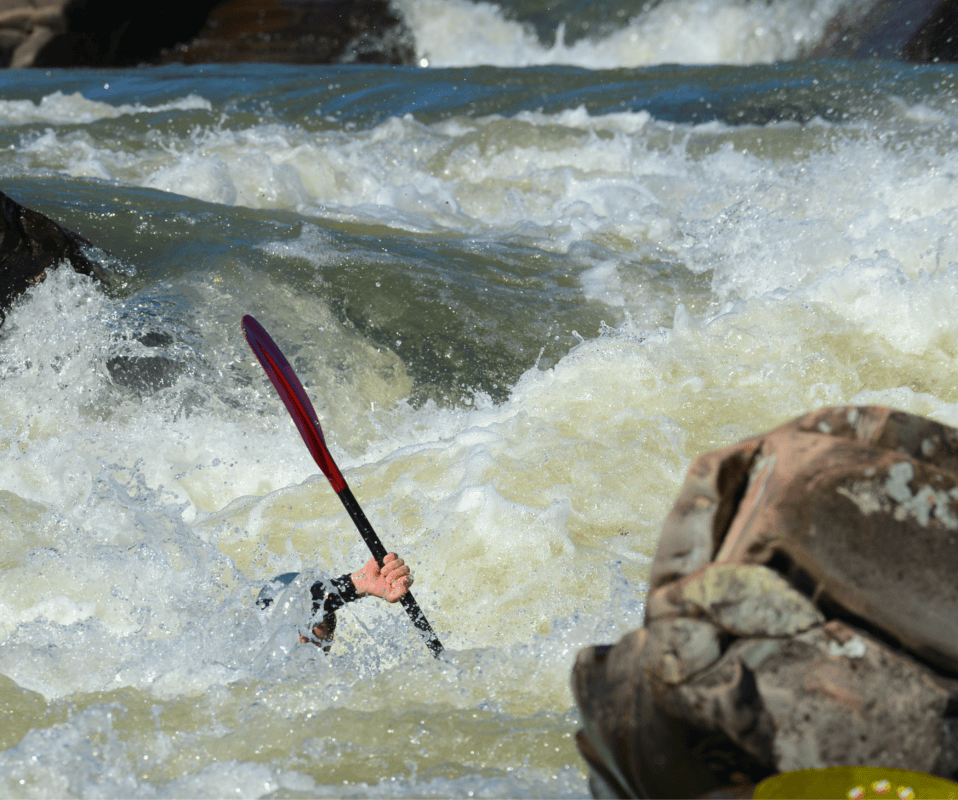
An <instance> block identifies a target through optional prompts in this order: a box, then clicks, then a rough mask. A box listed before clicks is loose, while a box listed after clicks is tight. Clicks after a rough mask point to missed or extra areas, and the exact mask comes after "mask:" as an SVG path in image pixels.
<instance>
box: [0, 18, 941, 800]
mask: <svg viewBox="0 0 958 800" xmlns="http://www.w3.org/2000/svg"><path fill="white" fill-rule="evenodd" d="M840 5H841V4H840V3H839V1H838V0H790V1H789V2H782V1H780V0H778V1H776V2H770V3H766V2H764V0H763V2H758V3H755V2H748V0H665V2H661V3H659V4H655V5H653V6H651V7H650V8H649V9H648V10H647V11H644V12H643V13H641V14H638V15H635V14H634V12H633V11H632V10H630V9H631V6H630V5H629V4H626V3H622V4H621V5H620V6H617V5H615V4H614V3H606V4H602V5H600V6H590V7H589V8H588V9H586V8H585V6H583V5H582V4H572V3H569V4H567V7H566V6H564V5H557V6H556V7H555V8H554V9H553V10H552V11H551V12H547V11H546V10H545V9H543V10H542V12H541V13H539V14H532V13H531V12H529V16H528V18H525V19H520V18H519V17H518V16H517V12H514V11H512V10H510V8H508V7H506V8H502V7H496V6H491V5H487V4H484V3H469V2H464V0H397V7H398V8H399V9H400V11H401V12H402V13H403V15H404V18H405V19H406V20H407V23H408V24H409V25H410V26H411V27H412V29H413V31H414V33H415V35H416V41H417V48H418V53H417V57H418V58H419V60H420V64H421V65H422V66H421V67H419V68H403V67H379V66H358V65H356V66H348V67H287V66H271V65H236V66H197V67H180V66H168V67H155V68H141V69H135V70H112V71H111V70H83V71H36V72H18V73H13V72H9V73H5V74H0V190H2V191H3V192H5V193H6V194H8V195H10V196H11V197H13V198H14V199H16V200H18V201H19V202H21V203H23V204H24V205H26V206H28V207H30V208H34V209H36V210H38V211H41V212H43V213H45V214H47V215H48V216H50V217H52V218H53V219H55V220H57V221H59V222H60V223H61V224H63V225H64V226H66V227H68V228H70V229H71V230H74V231H77V232H78V233H81V234H82V235H84V236H85V237H86V238H88V239H90V240H91V241H93V242H94V243H95V244H96V245H98V246H99V247H100V248H102V249H103V251H104V252H101V253H99V258H100V260H101V262H102V263H103V264H104V266H105V267H106V268H107V269H108V270H109V271H110V273H111V275H112V278H111V281H110V285H109V286H105V287H104V286H98V285H96V284H94V283H93V282H92V281H91V280H90V279H88V278H85V277H83V276H78V275H76V274H74V273H72V272H71V271H69V270H65V269H64V270H59V271H56V272H54V273H52V274H51V275H50V276H49V277H48V278H47V280H45V281H44V282H43V283H42V284H40V285H38V286H36V287H34V288H32V289H31V290H30V291H29V292H28V293H27V294H26V295H25V296H23V297H22V298H21V299H20V300H19V301H18V302H17V304H16V306H15V307H14V308H13V309H11V310H10V311H9V312H8V314H7V318H6V321H5V323H4V324H3V327H2V328H0V410H2V414H0V542H2V547H0V708H3V714H4V723H3V725H2V726H0V794H3V795H4V796H10V797H37V798H52V797H103V796H122V797H144V798H165V797H227V796H230V797H243V798H259V797H400V798H402V797H417V798H418V797H550V798H552V797H585V796H588V787H587V784H586V776H585V770H584V766H583V763H582V761H581V759H580V758H579V756H578V754H577V752H576V750H575V746H574V742H573V736H574V733H575V731H576V729H577V728H578V726H579V721H578V714H577V711H576V710H575V706H574V703H573V701H572V696H571V692H570V689H569V674H570V669H571V666H572V664H573V662H574V660H575V656H576V653H577V651H578V650H579V649H580V648H582V647H584V646H587V645H590V644H594V643H602V642H612V641H615V640H616V639H617V638H618V637H620V636H621V635H622V634H624V633H625V632H627V631H628V630H631V629H633V628H635V627H637V626H638V625H640V624H641V621H642V614H643V602H644V593H645V588H646V587H645V583H644V581H645V580H646V578H647V575H648V567H649V563H650V561H651V558H652V555H653V554H654V552H655V547H656V540H657V536H658V531H659V528H660V525H661V523H662V520H663V518H664V517H665V515H666V514H667V513H668V511H669V509H670V507H671V505H672V502H673V501H674V499H675V496H676V494H677V492H678V489H679V487H680V485H681V483H682V481H683V478H684V474H685V471H686V469H687V468H688V465H689V463H690V461H691V459H693V458H694V457H695V456H697V455H699V454H701V453H703V452H706V451H708V450H710V449H714V448H717V447H721V446H724V445H728V444H731V443H733V442H735V441H738V440H740V439H742V438H745V437H746V436H749V435H751V434H754V433H756V432H759V431H762V430H766V429H769V428H771V427H773V426H775V425H777V424H780V423H782V422H785V421H787V420H789V419H791V418H793V417H795V416H798V415H800V414H802V413H804V412H806V411H808V410H811V409H814V408H818V407H821V406H824V405H834V404H845V403H855V404H868V403H881V404H888V405H892V406H895V407H897V408H900V409H903V410H906V411H911V412H915V413H919V414H924V415H927V416H930V417H932V418H934V419H937V420H940V421H942V422H945V423H948V424H958V379H956V377H955V375H956V374H958V370H956V356H958V234H956V231H958V226H956V223H958V188H956V181H955V176H956V174H958V150H956V147H955V144H956V136H958V84H956V79H958V70H956V69H955V67H953V66H950V65H924V66H916V65H906V64H899V63H893V62H886V61H868V62H836V61H829V62H821V61H791V60H790V59H794V58H796V57H797V56H798V55H799V54H800V52H801V48H802V47H803V46H805V44H807V42H809V41H811V40H814V38H815V37H817V36H820V35H821V31H822V29H823V27H824V25H825V24H826V23H827V20H828V19H829V18H830V17H831V16H832V15H833V14H834V12H835V11H836V9H837V8H839V7H840ZM526 8H528V6H526ZM620 12H621V13H620ZM550 15H551V16H550ZM590 15H591V16H590ZM462 31H469V34H468V35H466V34H463V33H461V32H462ZM244 314H252V315H254V316H255V317H256V318H257V319H258V320H259V321H260V322H261V323H262V324H263V325H264V326H265V327H266V329H267V330H268V331H269V332H270V334H271V335H272V336H273V338H274V339H275V340H276V341H277V343H278V344H279V345H280V347H281V348H282V349H283V351H284V352H285V353H286V355H287V356H288V357H289V359H290V361H291V362H292V364H293V366H294V367H295V369H296V370H297V372H298V374H299V376H300V378H301V379H303V382H304V384H305V386H306V389H307V391H308V392H309V394H310V396H311V398H312V401H313V404H314V405H315V407H316V410H317V411H318V413H319V416H320V421H321V422H322V425H323V429H324V431H325V433H326V438H327V442H328V444H329V446H330V449H331V451H332V453H333V455H334V456H335V458H336V460H337V462H338V464H339V466H340V468H341V469H342V470H343V473H344V474H345V476H346V478H347V480H348V481H349V483H350V485H351V487H352V489H353V492H354V493H355V495H356V497H357V499H358V500H359V502H360V503H361V504H362V506H363V508H364V510H365V511H366V514H367V515H368V516H369V518H370V520H371V521H372V523H373V524H374V526H375V527H376V530H377V532H378V533H379V535H380V537H381V538H382V539H383V542H384V543H385V545H386V547H387V548H388V549H390V550H395V551H397V552H398V553H399V554H400V555H401V556H402V557H403V558H405V559H406V560H407V562H409V563H410V564H411V565H412V567H413V571H414V575H415V578H416V583H415V586H414V591H415V594H416V598H417V600H418V602H419V604H420V605H421V606H422V608H423V610H424V611H425V613H426V615H427V616H428V618H429V620H430V622H431V623H432V625H433V627H434V628H435V629H436V632H437V633H438V635H439V637H440V639H441V640H442V642H443V644H444V645H445V648H446V650H445V654H444V657H443V658H442V659H439V660H436V659H433V658H432V657H431V656H430V654H429V652H428V650H426V648H425V647H424V646H423V644H422V642H421V641H420V640H419V639H418V637H417V636H416V634H415V632H414V631H413V630H412V628H411V627H410V625H409V623H408V621H407V619H406V617H405V615H404V614H403V613H402V610H401V609H400V608H399V607H398V606H388V605H387V604H385V603H382V602H379V601H375V600H369V599H367V600H364V601H362V602H360V603H355V604H351V605H350V606H347V607H346V608H345V609H344V610H343V611H342V612H340V620H339V631H338V634H337V642H336V646H335V647H334V649H333V651H332V652H331V653H330V654H329V655H328V656H326V655H324V654H323V653H321V652H320V651H318V650H317V649H315V648H313V647H311V646H309V645H298V644H295V642H294V641H293V639H292V638H291V628H290V620H289V619H288V618H286V617H284V616H283V615H281V614H272V615H270V614H264V613H262V612H261V611H260V610H259V609H258V608H257V607H256V605H255V603H254V600H255V597H256V594H257V592H258V591H259V589H260V587H261V586H262V585H263V584H264V582H266V581H268V580H269V579H270V578H271V577H272V576H274V575H276V574H279V573H283V572H289V571H301V570H303V571H305V570H310V571H314V572H315V573H316V574H324V575H338V574H341V573H343V572H345V571H347V570H354V569H356V568H358V567H359V566H361V565H362V563H364V562H365V560H366V559H367V558H368V554H367V553H366V550H365V547H364V545H363V543H362V540H361V539H360V538H359V536H358V534H357V533H356V531H355V529H354V528H353V526H352V524H351V522H350V520H349V518H348V517H347V516H346V514H345V512H344V511H343V509H342V506H341V504H340V503H339V501H338V499H337V497H336V495H335V494H334V493H333V491H332V490H331V488H330V486H329V484H328V483H327V482H326V480H325V478H323V476H322V475H321V474H320V473H319V472H318V470H317V468H316V466H315V464H314V463H313V462H312V460H311V459H310V456H309V454H308V452H307V450H306V448H305V447H304V446H303V443H302V442H301V440H300V439H299V436H298V434H297V432H296V429H295V428H294V426H293V424H292V422H291V421H290V420H289V417H288V416H287V414H286V412H285V410H284V408H283V406H282V405H281V403H280V401H279V399H278V398H277V396H276V395H275V393H274V392H273V390H272V388H271V387H270V386H269V384H268V382H267V381H266V378H265V376H264V375H263V373H262V370H261V369H260V368H259V366H258V364H257V363H256V361H255V359H254V358H253V356H252V354H251V353H250V351H249V349H248V348H247V346H246V344H245V342H244V340H243V336H242V331H241V328H240V319H241V317H242V316H243V315H244ZM118 359H120V360H122V359H131V360H134V362H135V359H161V360H162V363H163V364H165V365H166V366H167V368H168V371H167V372H166V373H164V375H163V377H162V378H157V377H156V376H154V377H153V378H150V376H146V377H145V378H143V380H139V381H137V380H134V381H130V380H123V379H122V378H121V377H118V374H119V373H118V371H117V369H116V366H115V365H116V364H117V363H118V361H117V360H118ZM139 363H146V362H144V361H141V362H139ZM903 556H904V557H907V553H903Z"/></svg>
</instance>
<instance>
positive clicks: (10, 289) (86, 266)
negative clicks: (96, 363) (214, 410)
mask: <svg viewBox="0 0 958 800" xmlns="http://www.w3.org/2000/svg"><path fill="white" fill-rule="evenodd" d="M97 252H99V253H100V254H101V255H104V256H106V255H107V254H106V253H105V252H103V251H100V250H98V249H97V248H96V247H95V246H94V245H93V244H91V243H90V242H89V241H88V240H86V239H84V238H83V237H82V236H80V235H79V234H77V233H74V232H73V231H70V230H67V229H66V228H64V227H63V226H61V225H60V224H59V223H57V222H54V221H53V220H52V219H50V218H49V217H46V216H44V215H43V214H41V213H40V212H38V211H33V210H32V209H29V208H26V207H25V206H22V205H20V203H18V202H16V201H15V200H13V199H12V198H10V197H8V196H7V195H5V194H3V193H2V192H0V326H2V325H3V322H4V320H5V318H6V311H7V310H8V309H9V308H10V305H11V304H12V303H13V302H14V301H15V300H16V299H17V298H18V297H20V296H21V295H22V294H23V293H24V292H26V291H27V290H28V289H29V288H30V287H32V286H35V285H37V284H38V283H41V282H42V281H43V280H44V279H45V278H46V277H47V271H48V270H51V269H58V268H67V269H70V268H72V269H74V270H76V271H77V272H79V273H81V274H83V275H87V276H89V277H91V278H93V279H94V280H96V281H98V282H100V283H102V284H105V285H109V283H110V280H109V276H108V273H107V271H106V270H105V269H104V268H103V267H102V266H101V264H100V263H99V262H98V261H97V260H96V259H95V254H96V253H97ZM135 338H136V339H137V341H138V342H139V344H140V345H142V346H143V347H144V348H149V349H151V350H156V349H159V348H164V347H168V346H170V345H173V344H174V340H173V337H172V336H171V335H170V334H168V333H166V332H164V331H147V332H145V333H142V334H140V335H138V336H137V337H135ZM106 368H107V371H108V372H109V374H110V377H111V379H112V380H113V382H114V384H116V385H117V386H120V387H123V388H125V389H128V390H130V391H132V392H133V393H135V394H138V395H146V394H152V393H153V392H156V391H158V390H160V389H164V388H166V387H168V386H172V385H173V384H174V383H176V380H177V378H178V377H179V376H180V375H181V374H183V372H184V371H185V367H184V365H183V364H181V363H180V362H179V361H176V360H175V359H172V358H169V357H167V356H165V355H161V354H153V353H151V354H149V355H125V354H124V355H116V356H113V357H111V358H109V359H107V361H106Z"/></svg>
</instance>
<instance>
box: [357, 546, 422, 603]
mask: <svg viewBox="0 0 958 800" xmlns="http://www.w3.org/2000/svg"><path fill="white" fill-rule="evenodd" d="M349 577H350V578H352V581H353V586H355V587H356V592H357V593H358V594H359V596H360V597H365V596H366V595H368V594H371V595H373V596H374V597H381V598H382V599H383V600H385V601H386V602H387V603H395V602H396V601H397V600H399V599H400V598H401V597H402V596H403V595H404V594H406V592H408V591H409V587H410V586H412V582H413V577H412V575H410V574H409V567H408V566H407V565H406V562H405V561H403V560H402V559H401V558H400V557H399V556H397V555H396V554H395V553H387V554H386V557H385V558H384V559H383V565H382V568H381V569H380V567H379V565H378V564H377V563H376V559H375V558H371V559H369V561H367V562H366V564H365V566H364V567H363V568H362V569H361V570H358V571H357V572H354V573H353V574H352V575H350V576H349Z"/></svg>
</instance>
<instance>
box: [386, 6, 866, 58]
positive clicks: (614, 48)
mask: <svg viewBox="0 0 958 800" xmlns="http://www.w3.org/2000/svg"><path fill="white" fill-rule="evenodd" d="M395 4H396V5H397V6H398V8H399V9H400V11H401V13H402V15H403V18H404V19H405V20H406V23H407V24H408V25H409V26H410V28H411V29H412V31H413V35H414V38H415V41H416V52H417V57H418V59H419V63H420V64H421V65H422V66H431V67H470V66H479V65H482V64H488V65H494V66H503V67H509V66H530V65H543V64H568V65H575V66H580V67H585V68H588V69H615V68H619V67H641V66H651V65H653V64H767V63H772V62H774V61H784V60H788V59H792V58H796V57H797V56H799V55H801V53H802V52H803V51H804V50H806V49H809V48H811V46H813V45H814V44H816V43H817V42H818V41H819V40H820V39H821V38H822V35H823V34H824V31H825V29H826V26H827V25H828V23H829V22H830V21H831V20H832V19H833V18H834V17H835V15H836V14H837V13H838V11H839V10H840V9H841V8H842V7H843V6H845V5H847V0H803V2H798V3H796V2H787V3H786V2H765V0H733V1H732V2H729V0H669V1H668V2H662V3H649V4H646V7H645V8H643V9H642V10H640V11H639V12H638V13H637V14H636V15H635V16H634V17H632V18H631V19H628V20H623V22H624V24H623V27H622V28H620V29H619V30H617V31H614V32H611V33H605V34H603V35H601V36H600V37H598V38H594V39H592V38H587V39H581V40H579V41H576V42H574V43H572V44H566V43H565V41H564V31H563V28H562V26H561V25H560V27H559V28H558V30H557V31H556V36H555V40H554V41H553V42H545V43H544V42H541V41H540V40H539V39H538V37H537V36H536V35H535V33H534V32H533V31H532V30H531V29H530V28H529V27H528V26H526V25H523V24H522V23H519V22H516V21H513V20H510V19H508V18H507V17H506V16H505V15H504V14H503V12H502V10H501V8H500V7H498V6H496V5H494V4H490V3H486V2H470V0H395ZM464 31H467V32H468V33H466V34H464V33H463V32H464Z"/></svg>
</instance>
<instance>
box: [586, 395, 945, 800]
mask: <svg viewBox="0 0 958 800" xmlns="http://www.w3.org/2000/svg"><path fill="white" fill-rule="evenodd" d="M956 575H958V431H956V430H955V429H953V428H949V427H947V426H944V425H941V424H939V423H936V422H932V421H930V420H927V419H922V418H920V417H915V416H912V415H909V414H904V413H900V412H894V411H891V410H889V409H887V408H878V407H867V408H854V407H850V408H832V409H825V410H823V411H819V412H816V413H813V414H809V415H807V416H805V417H802V418H800V419H798V420H795V421H793V422H791V423H789V424H787V425H784V426H782V427H781V428H778V429H776V430H774V431H772V432H770V433H768V434H765V435H763V436H759V437H756V438H754V439H750V440H748V441H746V442H742V443H741V444H739V445H736V446H734V447H730V448H727V449H725V450H720V451H717V452H715V453H709V454H707V455H704V456H702V457H700V458H698V459H696V461H695V462H694V463H693V464H692V466H691V468H690V469H689V474H688V478H687V480H686V483H685V486H684V487H683V489H682V491H681V493H680V495H679V498H678V500H677V502H676V504H675V506H674V508H673V510H672V512H671V513H670V515H669V517H668V518H667V519H666V521H665V524H664V526H663V530H662V536H661V539H660V541H659V546H658V549H657V551H656V555H655V559H654V561H653V564H652V569H651V574H650V579H649V584H650V585H649V594H648V597H647V602H646V616H645V626H644V627H643V628H642V629H640V630H639V631H636V632H634V633H632V634H629V635H627V636H626V637H624V638H623V639H622V640H621V641H620V642H619V643H618V644H616V645H615V646H613V647H611V648H610V647H608V646H603V647H600V648H590V649H587V650H584V651H583V652H582V653H580V655H579V658H578V661H577V663H576V666H575V669H574V671H573V690H574V693H575V696H576V700H577V702H578V703H579V706H580V709H581V711H582V717H583V726H584V727H583V731H582V732H581V733H580V736H579V738H578V742H579V746H580V751H581V752H582V755H583V757H584V758H585V759H586V761H587V762H588V763H589V765H590V768H591V783H592V786H593V792H594V793H595V794H596V796H618V797H699V796H713V797H714V796H734V795H735V794H736V792H739V793H741V792H747V787H748V786H752V785H754V784H756V783H758V782H759V781H761V780H762V779H763V778H765V777H767V776H769V775H773V774H776V773H780V772H785V771H791V770H798V769H818V768H822V767H829V766H839V765H843V764H860V765H865V764H876V765H881V766H886V767H901V768H905V769H912V770H918V771H921V772H927V773H929V774H934V775H939V776H941V777H944V778H948V779H951V780H954V779H956V778H958V737H956V735H955V734H956V732H958V719H956V717H958V713H956V712H958V581H956V580H955V576H956Z"/></svg>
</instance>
